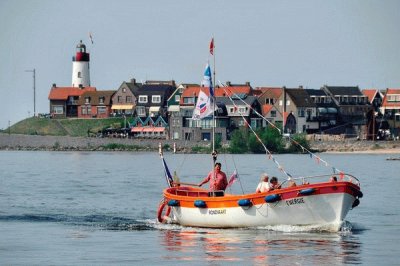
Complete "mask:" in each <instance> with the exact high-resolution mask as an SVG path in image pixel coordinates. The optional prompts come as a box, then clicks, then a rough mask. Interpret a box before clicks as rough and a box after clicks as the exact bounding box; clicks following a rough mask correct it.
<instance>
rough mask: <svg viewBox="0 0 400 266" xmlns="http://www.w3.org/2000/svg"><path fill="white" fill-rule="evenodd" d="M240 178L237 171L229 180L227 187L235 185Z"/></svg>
mask: <svg viewBox="0 0 400 266" xmlns="http://www.w3.org/2000/svg"><path fill="white" fill-rule="evenodd" d="M238 178H239V176H238V175H237V172H236V170H235V171H234V172H233V174H232V175H231V177H230V178H229V181H228V185H227V186H226V187H229V186H232V184H233V183H235V182H236V180H238Z"/></svg>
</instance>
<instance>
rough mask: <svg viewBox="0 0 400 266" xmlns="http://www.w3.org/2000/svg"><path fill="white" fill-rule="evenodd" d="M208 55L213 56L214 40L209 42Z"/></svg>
mask: <svg viewBox="0 0 400 266" xmlns="http://www.w3.org/2000/svg"><path fill="white" fill-rule="evenodd" d="M210 54H212V55H214V38H212V39H211V42H210Z"/></svg>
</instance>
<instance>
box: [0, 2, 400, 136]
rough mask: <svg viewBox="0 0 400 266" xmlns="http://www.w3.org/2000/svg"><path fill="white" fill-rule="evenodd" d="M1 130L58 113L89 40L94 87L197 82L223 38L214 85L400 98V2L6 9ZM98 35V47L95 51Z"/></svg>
mask: <svg viewBox="0 0 400 266" xmlns="http://www.w3.org/2000/svg"><path fill="white" fill-rule="evenodd" d="M0 18H1V23H0V97H1V99H2V101H1V104H0V129H6V128H7V127H8V124H9V123H10V124H11V125H12V124H15V123H16V122H18V121H20V120H22V119H24V118H27V117H29V116H32V115H33V102H34V101H33V77H32V73H31V72H26V70H32V69H36V111H37V113H49V100H48V94H49V91H50V88H51V86H52V84H53V83H55V84H57V86H71V83H72V56H73V55H74V53H75V51H76V45H77V44H78V43H79V41H80V40H82V41H83V42H84V43H85V44H86V45H87V48H88V51H89V53H90V56H91V61H90V71H91V72H90V75H91V85H92V86H95V87H97V89H98V90H116V89H118V88H119V86H120V85H121V83H122V82H123V81H129V80H130V79H131V78H136V80H138V81H145V80H171V79H174V80H175V81H176V82H177V83H178V84H179V83H200V82H201V80H202V78H203V73H204V68H205V65H206V63H207V61H208V60H210V62H211V63H212V62H213V61H212V57H210V55H209V42H210V40H211V38H212V36H214V39H215V62H216V64H215V69H216V80H219V81H221V82H226V81H231V82H232V83H244V82H246V81H249V82H250V83H251V85H252V86H253V87H258V86H286V87H288V88H291V87H298V86H300V85H302V86H303V87H306V88H312V89H319V88H320V87H321V86H323V85H325V84H326V85H331V86H359V87H360V89H366V88H377V89H382V90H384V89H386V88H400V49H399V45H400V27H399V25H400V1H397V0H393V1H386V0H376V1H372V0H343V1H339V0H332V1H320V0H305V1H300V0H299V1H285V0H273V1H271V0H253V1H237V0H229V1H228V0H226V1H225V0H202V1H195V0H178V1H174V0H170V1H164V0H143V1H142V0H135V1H133V0H131V1H129V0H128V1H124V0H113V1H104V0H98V1H91V0H85V1H75V0H57V1H53V0H48V1H47V0H25V1H22V0H0ZM89 32H91V33H92V35H93V44H91V42H90V40H89Z"/></svg>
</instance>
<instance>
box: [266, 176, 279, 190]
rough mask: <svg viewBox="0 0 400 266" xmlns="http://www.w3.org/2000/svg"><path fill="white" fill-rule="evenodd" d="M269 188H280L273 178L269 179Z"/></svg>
mask: <svg viewBox="0 0 400 266" xmlns="http://www.w3.org/2000/svg"><path fill="white" fill-rule="evenodd" d="M269 188H270V190H274V189H278V188H281V184H279V182H278V178H277V177H275V176H273V177H272V178H271V183H270V184H269Z"/></svg>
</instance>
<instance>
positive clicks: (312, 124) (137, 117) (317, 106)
mask: <svg viewBox="0 0 400 266" xmlns="http://www.w3.org/2000/svg"><path fill="white" fill-rule="evenodd" d="M72 61H73V67H72V86H67V87H59V86H57V85H56V84H53V86H52V87H51V89H50V93H49V97H48V99H49V101H50V117H51V118H57V119H61V118H81V119H97V118H109V117H125V118H127V121H128V122H127V125H126V126H125V127H124V128H123V129H124V136H126V137H132V138H148V139H151V138H156V139H171V140H188V141H202V140H210V139H211V137H212V125H213V123H212V120H211V119H208V118H206V119H202V120H192V114H193V110H194V107H195V105H196V101H197V98H198V96H199V93H200V90H203V91H204V92H205V93H206V94H208V93H209V92H208V91H209V90H208V88H205V87H202V85H201V84H189V83H181V84H177V83H175V81H174V80H170V81H155V80H147V81H145V82H137V81H136V80H135V79H134V78H132V79H130V80H129V81H123V82H122V84H121V85H120V86H119V88H118V89H116V90H97V88H96V87H94V86H92V85H91V83H90V71H89V62H90V56H89V53H88V52H87V50H86V46H85V44H84V43H82V41H81V42H80V43H79V44H78V45H77V46H76V54H75V56H74V57H73V60H72ZM214 94H215V99H216V100H215V101H216V105H217V111H215V117H216V121H215V134H216V136H218V137H219V138H220V139H221V140H222V141H226V140H229V139H230V137H231V135H232V132H233V131H234V130H236V129H239V128H246V127H247V128H249V127H251V128H252V129H259V128H264V127H268V125H269V124H270V123H269V122H271V123H273V124H276V125H278V126H279V127H281V128H282V127H284V130H285V132H286V133H288V134H295V133H306V134H324V135H330V136H333V137H341V138H345V137H351V138H357V139H367V140H379V139H381V140H387V139H398V136H399V129H400V89H395V88H386V89H376V88H359V87H358V86H352V85H349V86H330V85H322V86H321V87H320V88H319V89H309V88H304V87H303V86H299V87H297V88H286V87H268V86H264V87H252V85H251V83H250V82H245V83H243V84H232V83H231V82H229V81H227V82H225V84H220V85H219V86H215V88H214ZM259 114H260V115H261V116H260V115H259ZM108 134H113V132H112V131H111V130H110V132H108Z"/></svg>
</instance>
